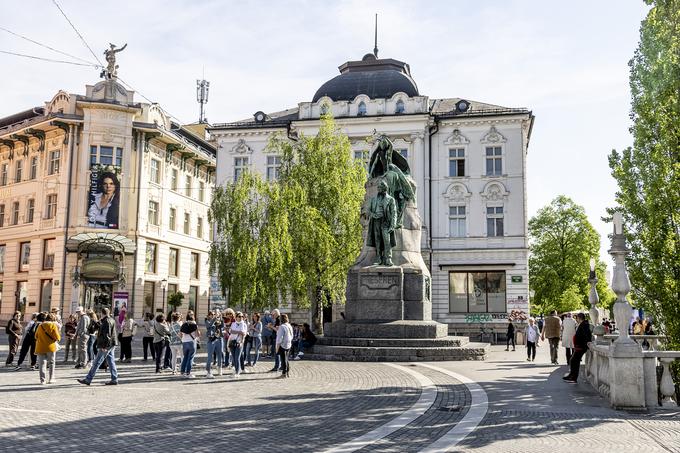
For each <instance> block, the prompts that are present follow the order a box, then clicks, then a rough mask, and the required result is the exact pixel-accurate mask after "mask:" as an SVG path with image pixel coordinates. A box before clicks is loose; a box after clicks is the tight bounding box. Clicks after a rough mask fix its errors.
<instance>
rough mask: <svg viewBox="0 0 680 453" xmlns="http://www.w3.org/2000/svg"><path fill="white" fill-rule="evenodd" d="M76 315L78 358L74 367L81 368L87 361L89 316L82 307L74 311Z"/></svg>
mask: <svg viewBox="0 0 680 453" xmlns="http://www.w3.org/2000/svg"><path fill="white" fill-rule="evenodd" d="M76 314H77V315H78V325H77V326H76V341H77V347H78V359H77V360H76V368H83V367H84V366H85V364H86V363H87V343H88V340H89V339H90V334H89V333H88V332H89V328H90V322H91V320H90V317H89V316H87V314H85V310H83V307H82V306H81V307H78V310H77V311H76Z"/></svg>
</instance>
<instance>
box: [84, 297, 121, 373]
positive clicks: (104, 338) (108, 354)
mask: <svg viewBox="0 0 680 453" xmlns="http://www.w3.org/2000/svg"><path fill="white" fill-rule="evenodd" d="M110 313H111V312H110V311H109V309H108V308H102V320H101V322H100V326H99V333H98V334H97V357H95V359H94V362H93V363H92V367H91V368H90V372H89V373H87V376H85V379H78V382H80V383H81V384H84V385H90V383H91V382H92V379H94V375H95V374H96V373H97V370H98V369H99V367H100V366H101V365H102V363H104V360H106V363H107V364H108V366H109V371H110V372H111V380H110V381H108V382H106V383H105V385H118V370H117V369H116V344H117V342H118V338H117V332H116V321H115V320H114V319H113V318H112V317H111V315H110Z"/></svg>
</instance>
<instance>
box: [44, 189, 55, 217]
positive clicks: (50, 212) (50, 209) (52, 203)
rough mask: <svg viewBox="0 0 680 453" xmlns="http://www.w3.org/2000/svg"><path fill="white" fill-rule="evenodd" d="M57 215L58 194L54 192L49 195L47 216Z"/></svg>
mask: <svg viewBox="0 0 680 453" xmlns="http://www.w3.org/2000/svg"><path fill="white" fill-rule="evenodd" d="M56 215H57V194H56V193H53V194H50V195H48V196H47V209H46V210H45V218H46V219H53V218H55V217H56Z"/></svg>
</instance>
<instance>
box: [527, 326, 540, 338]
mask: <svg viewBox="0 0 680 453" xmlns="http://www.w3.org/2000/svg"><path fill="white" fill-rule="evenodd" d="M536 329H537V327H536V324H534V325H533V326H532V325H531V324H529V325H528V326H527V341H531V342H532V343H536V340H537V339H538V333H537V332H536Z"/></svg>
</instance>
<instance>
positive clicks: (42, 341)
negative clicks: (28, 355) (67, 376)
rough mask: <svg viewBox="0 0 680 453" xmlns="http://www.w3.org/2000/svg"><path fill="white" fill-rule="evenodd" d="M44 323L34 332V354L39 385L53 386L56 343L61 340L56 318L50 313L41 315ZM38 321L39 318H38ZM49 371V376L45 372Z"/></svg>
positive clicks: (54, 380)
mask: <svg viewBox="0 0 680 453" xmlns="http://www.w3.org/2000/svg"><path fill="white" fill-rule="evenodd" d="M41 315H42V318H43V319H44V320H45V322H43V323H41V324H40V326H39V327H38V329H37V330H36V332H35V353H36V355H37V356H38V368H39V369H40V383H41V384H45V383H47V384H54V383H55V382H56V379H55V378H54V367H55V365H56V362H57V360H56V359H57V343H59V340H61V335H60V334H59V330H60V329H59V326H58V325H57V323H56V322H55V321H56V316H55V315H54V314H52V313H49V314H46V313H41ZM38 319H39V320H40V316H39V317H38ZM48 370H49V375H48V374H47V371H48Z"/></svg>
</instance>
